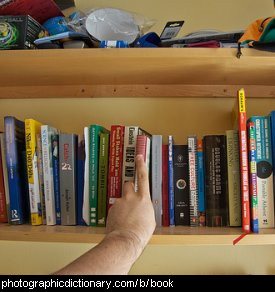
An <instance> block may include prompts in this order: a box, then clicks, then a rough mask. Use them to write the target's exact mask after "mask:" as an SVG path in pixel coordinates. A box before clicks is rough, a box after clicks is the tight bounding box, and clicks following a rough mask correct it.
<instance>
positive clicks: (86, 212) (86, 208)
mask: <svg viewBox="0 0 275 292" xmlns="http://www.w3.org/2000/svg"><path fill="white" fill-rule="evenodd" d="M89 136H90V135H89V128H88V127H85V128H84V140H85V165H84V194H83V206H82V217H83V220H84V221H85V223H86V225H90V193H89V190H90V187H89V184H90V138H89Z"/></svg>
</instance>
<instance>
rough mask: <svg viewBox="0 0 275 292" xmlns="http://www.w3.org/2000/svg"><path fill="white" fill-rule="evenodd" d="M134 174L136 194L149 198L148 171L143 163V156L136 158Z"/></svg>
mask: <svg viewBox="0 0 275 292" xmlns="http://www.w3.org/2000/svg"><path fill="white" fill-rule="evenodd" d="M136 173H137V183H138V193H139V194H140V195H141V196H150V188H149V178H148V170H147V167H146V164H145V162H144V158H143V155H137V156H136Z"/></svg>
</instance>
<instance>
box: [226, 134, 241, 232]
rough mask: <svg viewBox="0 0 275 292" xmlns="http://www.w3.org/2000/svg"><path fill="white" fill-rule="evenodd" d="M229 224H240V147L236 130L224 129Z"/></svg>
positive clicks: (233, 225) (235, 225) (237, 225)
mask: <svg viewBox="0 0 275 292" xmlns="http://www.w3.org/2000/svg"><path fill="white" fill-rule="evenodd" d="M226 146H227V147H226V149H227V172H228V201H229V225H230V226H232V227H239V226H242V205H241V185H240V183H241V178H240V147H239V132H238V130H228V131H226Z"/></svg>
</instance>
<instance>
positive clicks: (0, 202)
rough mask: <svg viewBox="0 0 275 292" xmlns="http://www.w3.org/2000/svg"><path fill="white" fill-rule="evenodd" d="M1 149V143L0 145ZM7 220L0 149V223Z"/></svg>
mask: <svg viewBox="0 0 275 292" xmlns="http://www.w3.org/2000/svg"><path fill="white" fill-rule="evenodd" d="M0 150H1V145H0ZM7 222H8V214H7V204H6V195H5V184H4V170H3V168H2V152H1V151H0V223H7Z"/></svg>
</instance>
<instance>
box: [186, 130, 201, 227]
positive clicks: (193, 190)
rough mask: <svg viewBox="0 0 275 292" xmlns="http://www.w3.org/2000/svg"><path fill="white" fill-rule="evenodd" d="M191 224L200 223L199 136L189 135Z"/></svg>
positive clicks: (193, 225)
mask: <svg viewBox="0 0 275 292" xmlns="http://www.w3.org/2000/svg"><path fill="white" fill-rule="evenodd" d="M188 160H189V201H190V203H189V208H190V226H191V227H196V226H198V225H199V197H198V163H197V137H196V136H189V137H188Z"/></svg>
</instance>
